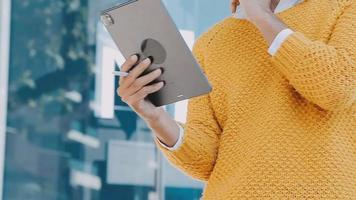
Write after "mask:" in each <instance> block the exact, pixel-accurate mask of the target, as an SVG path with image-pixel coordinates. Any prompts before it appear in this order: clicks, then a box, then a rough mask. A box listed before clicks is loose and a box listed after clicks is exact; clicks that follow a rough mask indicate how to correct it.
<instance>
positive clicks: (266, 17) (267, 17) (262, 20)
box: [249, 10, 275, 27]
mask: <svg viewBox="0 0 356 200" xmlns="http://www.w3.org/2000/svg"><path fill="white" fill-rule="evenodd" d="M258 13H259V14H258V15H255V16H251V17H249V18H250V21H251V23H253V24H254V25H255V26H257V27H259V26H263V25H267V24H268V23H270V21H271V20H273V18H275V14H274V13H272V11H267V10H265V11H260V12H258Z"/></svg>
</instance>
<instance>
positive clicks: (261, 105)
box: [118, 0, 356, 200]
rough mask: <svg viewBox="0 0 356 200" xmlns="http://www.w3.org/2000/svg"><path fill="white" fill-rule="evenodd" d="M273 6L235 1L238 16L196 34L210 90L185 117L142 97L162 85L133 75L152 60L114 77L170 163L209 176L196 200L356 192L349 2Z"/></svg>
mask: <svg viewBox="0 0 356 200" xmlns="http://www.w3.org/2000/svg"><path fill="white" fill-rule="evenodd" d="M278 3H279V0H240V1H238V0H233V1H232V10H233V11H235V9H236V6H237V5H239V8H240V9H242V10H243V11H244V15H245V19H238V18H236V17H228V18H226V19H224V20H222V21H221V22H219V23H217V24H216V25H215V26H213V27H212V28H211V29H210V30H209V31H207V32H206V33H204V34H203V35H202V36H200V38H199V39H198V40H197V42H196V43H195V45H194V48H193V53H194V55H195V56H196V58H197V60H198V61H199V63H200V65H201V66H202V68H203V70H204V71H205V73H206V75H207V77H208V79H209V81H210V82H211V83H212V86H213V90H212V92H211V93H209V94H207V95H203V96H199V97H195V98H192V99H190V100H189V101H188V115H187V122H186V123H185V124H183V123H181V122H177V121H175V120H174V119H172V118H171V116H170V115H169V114H168V113H166V112H165V110H164V109H163V108H162V107H155V106H153V105H152V104H151V103H150V102H149V101H147V100H145V97H146V96H147V95H148V94H150V93H153V92H156V91H158V90H159V89H161V88H162V87H163V83H162V82H159V83H156V84H154V85H147V84H148V83H150V82H151V81H152V80H154V79H156V78H157V77H159V76H160V74H161V73H162V72H161V71H160V70H156V71H154V72H152V73H150V74H147V75H145V76H142V77H139V75H140V74H141V73H142V72H143V71H144V70H145V69H146V68H147V67H148V66H149V65H150V60H149V59H146V60H145V61H143V62H142V63H138V65H137V66H136V67H135V68H133V69H132V70H131V71H130V72H129V76H127V77H124V78H121V79H120V83H119V84H120V87H119V88H118V95H119V96H120V97H121V98H122V100H123V101H124V102H126V103H127V104H128V105H130V107H132V109H133V110H135V111H136V112H137V113H138V114H139V115H140V116H141V117H142V118H143V119H144V120H145V121H146V122H147V124H148V125H149V127H150V128H151V129H152V130H153V132H154V133H155V135H156V139H155V141H156V144H157V146H158V148H160V149H161V150H162V152H163V153H164V154H165V156H166V157H167V158H168V159H169V160H170V162H171V163H172V164H174V165H175V166H177V167H178V168H179V169H181V170H182V171H184V172H185V173H187V174H188V175H190V176H192V177H194V178H197V179H200V180H203V181H206V183H207V185H206V188H205V190H204V193H203V199H211V200H219V199H223V200H229V199H356V103H355V101H356V3H355V0H322V1H320V0H304V1H301V2H299V3H298V4H296V5H295V6H293V7H291V8H288V9H286V10H284V11H282V12H279V13H275V12H274V10H275V8H276V6H277V5H278ZM280 38H284V39H283V40H281V39H280ZM276 40H278V41H279V42H277V44H276V43H274V41H276ZM276 46H277V47H276ZM136 62H137V56H132V57H131V59H129V60H127V61H126V62H125V64H124V65H123V66H122V68H121V70H122V71H126V72H128V71H129V70H130V69H131V68H132V67H133V66H134V65H135V64H136ZM183 133H184V134H183ZM177 144H179V145H177ZM173 147H175V148H173Z"/></svg>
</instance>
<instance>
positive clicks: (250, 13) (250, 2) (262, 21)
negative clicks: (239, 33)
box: [231, 0, 288, 45]
mask: <svg viewBox="0 0 356 200" xmlns="http://www.w3.org/2000/svg"><path fill="white" fill-rule="evenodd" d="M279 1H280V0H231V9H232V11H233V12H234V10H233V8H234V7H235V6H237V5H240V6H241V8H242V9H243V10H244V12H245V16H246V18H247V20H249V21H250V22H251V23H253V24H254V25H255V26H256V27H257V28H258V29H259V30H260V31H261V32H262V34H263V36H264V38H265V39H266V41H267V43H268V44H269V45H270V44H271V43H272V41H273V40H274V38H275V37H276V36H277V35H278V33H280V32H281V31H282V30H284V29H286V28H288V26H287V25H285V24H284V23H283V22H282V21H281V20H280V19H279V18H278V17H277V16H276V15H275V14H274V10H275V9H276V7H277V5H278V3H279ZM235 11H236V7H235Z"/></svg>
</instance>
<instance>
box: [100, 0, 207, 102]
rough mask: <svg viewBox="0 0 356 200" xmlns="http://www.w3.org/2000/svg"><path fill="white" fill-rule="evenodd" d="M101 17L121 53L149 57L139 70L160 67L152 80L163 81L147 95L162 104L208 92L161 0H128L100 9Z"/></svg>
mask: <svg viewBox="0 0 356 200" xmlns="http://www.w3.org/2000/svg"><path fill="white" fill-rule="evenodd" d="M101 19H102V22H103V24H104V25H105V27H106V29H107V30H108V32H109V33H110V35H111V37H112V38H113V40H114V42H115V43H116V45H117V47H118V48H119V50H120V51H121V53H122V55H123V56H124V57H125V58H126V59H128V58H129V57H130V56H131V55H132V54H135V53H139V54H140V60H143V59H144V58H146V57H148V56H152V57H153V64H152V65H151V66H150V67H149V68H148V69H147V70H146V71H145V72H144V73H143V74H142V75H144V74H147V73H149V72H151V71H153V70H154V69H157V68H160V67H163V68H164V73H163V74H162V75H161V76H160V77H159V78H158V79H157V80H156V82H157V81H162V80H164V81H165V82H166V85H165V86H164V87H163V88H162V89H161V90H159V91H158V92H156V93H152V94H150V95H148V96H147V98H148V99H149V100H150V101H151V102H152V103H153V104H154V105H155V106H162V105H167V104H171V103H175V102H177V101H181V100H184V99H189V98H191V97H195V96H200V95H203V94H206V93H209V92H210V91H211V90H212V87H211V84H210V83H209V81H208V79H207V78H206V76H205V74H204V73H203V71H202V69H201V68H200V66H199V65H198V63H197V61H196V59H195V58H194V56H193V55H192V53H191V51H190V49H189V48H188V46H187V45H186V43H185V41H184V39H183V38H182V36H181V34H180V33H179V31H178V29H177V27H176V25H175V24H174V22H173V20H172V19H171V17H170V16H169V14H168V12H167V10H166V8H165V7H164V5H163V3H162V2H161V0H131V1H127V2H125V3H123V4H120V5H117V6H115V7H113V8H110V9H107V10H105V11H103V12H102V14H101Z"/></svg>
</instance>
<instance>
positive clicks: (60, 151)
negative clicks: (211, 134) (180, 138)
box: [0, 0, 230, 200]
mask: <svg viewBox="0 0 356 200" xmlns="http://www.w3.org/2000/svg"><path fill="white" fill-rule="evenodd" d="M122 2H124V0H55V1H50V0H0V6H1V7H0V95H1V98H0V171H1V172H0V174H1V175H0V180H1V181H0V189H1V192H2V194H1V195H0V197H2V198H3V199H5V200H114V199H115V200H163V199H167V200H182V199H183V200H195V199H199V198H200V196H201V193H202V190H203V188H204V184H203V183H201V182H198V181H196V180H192V179H190V178H189V177H187V176H185V175H184V174H182V172H181V171H178V170H177V169H175V168H174V167H172V166H170V165H169V163H168V162H167V160H166V159H165V158H164V157H163V156H162V154H161V153H160V152H159V151H158V150H157V149H156V148H155V145H154V143H153V140H152V133H151V131H150V129H149V128H148V127H147V126H146V125H145V123H144V122H143V121H142V120H141V119H140V118H139V117H138V116H137V115H136V114H135V113H134V112H133V111H132V110H131V109H130V107H128V106H127V105H126V104H125V103H123V102H121V101H120V98H119V97H117V96H116V95H115V88H116V87H117V82H118V80H117V78H115V77H113V76H112V74H111V72H112V71H113V70H114V69H115V68H118V67H119V66H117V64H116V63H121V62H122V61H123V58H122V56H121V54H120V53H119V51H118V50H117V48H116V47H115V46H114V43H113V41H112V40H111V38H110V37H109V35H108V33H107V32H106V30H105V29H104V27H103V26H102V24H101V23H100V22H99V21H98V20H99V13H100V11H101V10H104V9H106V8H108V7H111V6H113V5H115V4H118V3H122ZM163 2H164V3H165V5H166V7H167V9H168V11H169V12H170V14H171V16H172V18H173V19H174V21H175V23H176V25H177V26H178V28H179V29H180V32H181V33H182V35H183V37H184V39H185V40H186V42H187V44H188V45H189V47H192V45H193V44H194V41H195V40H196V38H197V37H199V35H200V34H202V33H203V32H204V31H206V30H207V29H208V28H209V27H211V26H212V25H213V24H214V23H216V22H218V21H219V20H221V19H223V18H225V17H227V16H228V15H230V11H229V1H228V0H224V1H216V0H204V1H201V0H163ZM186 105H187V101H181V102H179V103H176V104H171V105H168V106H165V109H166V110H167V111H168V112H170V114H171V115H172V116H174V117H175V119H176V120H179V121H182V122H185V117H186ZM2 176H3V177H2Z"/></svg>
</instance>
